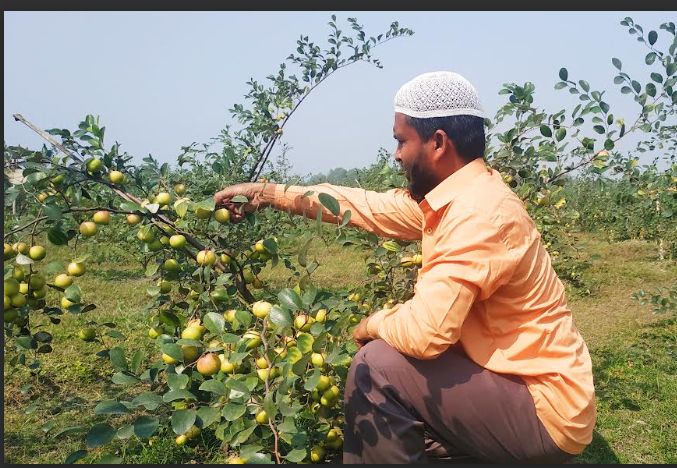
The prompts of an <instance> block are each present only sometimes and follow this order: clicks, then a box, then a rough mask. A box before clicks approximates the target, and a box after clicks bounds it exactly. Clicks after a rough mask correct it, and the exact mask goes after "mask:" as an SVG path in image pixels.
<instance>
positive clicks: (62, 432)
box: [52, 426, 85, 439]
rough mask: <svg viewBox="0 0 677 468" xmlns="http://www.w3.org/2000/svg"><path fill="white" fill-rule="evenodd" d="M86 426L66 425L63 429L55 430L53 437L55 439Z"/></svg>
mask: <svg viewBox="0 0 677 468" xmlns="http://www.w3.org/2000/svg"><path fill="white" fill-rule="evenodd" d="M84 428H85V427H84V426H68V427H64V428H63V429H61V430H59V431H57V432H55V433H54V434H53V435H52V438H53V439H56V438H57V437H60V436H62V435H67V434H72V433H73V432H78V431H80V430H82V429H84Z"/></svg>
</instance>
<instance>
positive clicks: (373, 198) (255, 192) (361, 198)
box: [214, 182, 423, 240]
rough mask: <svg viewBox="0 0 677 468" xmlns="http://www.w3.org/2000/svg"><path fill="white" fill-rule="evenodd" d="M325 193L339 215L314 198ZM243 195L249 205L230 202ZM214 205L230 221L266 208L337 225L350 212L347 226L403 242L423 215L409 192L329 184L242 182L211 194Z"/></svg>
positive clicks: (417, 234)
mask: <svg viewBox="0 0 677 468" xmlns="http://www.w3.org/2000/svg"><path fill="white" fill-rule="evenodd" d="M320 193H326V194H328V195H331V196H332V197H334V198H335V199H336V200H337V201H338V203H339V207H340V213H339V216H338V217H337V216H334V215H333V214H332V213H331V212H330V211H329V210H328V209H327V208H325V207H324V205H322V203H320V201H319V198H318V196H319V195H320ZM237 195H244V196H246V197H247V198H248V199H249V202H248V203H246V204H244V206H241V207H240V208H238V206H240V205H239V204H237V203H234V202H233V201H232V199H233V198H234V197H235V196H237ZM214 200H215V202H216V204H217V206H225V207H227V208H228V209H229V210H230V211H231V212H232V215H233V216H232V219H233V221H235V222H237V221H240V220H241V219H242V217H243V216H244V213H243V212H242V211H244V212H245V213H247V212H251V211H254V210H256V209H258V208H262V207H266V206H270V207H272V208H274V209H277V210H281V211H286V212H289V213H293V214H297V215H302V216H306V217H308V218H311V219H314V218H315V217H316V216H317V211H318V210H321V212H322V221H325V222H332V223H336V222H340V220H341V219H342V218H343V214H344V213H345V212H346V211H347V210H350V213H351V217H350V222H349V223H348V224H349V225H350V226H354V227H358V228H361V229H364V230H367V231H370V232H373V233H374V234H376V235H378V236H382V237H391V238H395V239H403V240H418V239H420V238H421V228H422V225H423V213H422V212H421V209H420V208H419V206H418V203H416V201H415V200H413V199H412V198H411V196H410V195H409V192H407V191H406V190H402V189H393V190H389V191H387V192H383V193H379V192H374V191H370V190H364V189H360V188H353V187H342V186H337V185H331V184H318V185H310V186H298V185H292V186H289V187H287V188H286V190H285V185H284V184H272V183H268V182H264V183H244V184H237V185H232V186H230V187H225V188H224V189H223V190H221V191H220V192H218V193H217V194H216V195H214Z"/></svg>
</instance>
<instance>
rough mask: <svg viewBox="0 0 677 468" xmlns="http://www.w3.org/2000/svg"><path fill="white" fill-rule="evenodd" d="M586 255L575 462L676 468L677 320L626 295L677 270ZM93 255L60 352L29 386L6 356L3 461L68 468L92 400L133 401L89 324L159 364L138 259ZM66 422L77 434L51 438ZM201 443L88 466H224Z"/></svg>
mask: <svg viewBox="0 0 677 468" xmlns="http://www.w3.org/2000/svg"><path fill="white" fill-rule="evenodd" d="M580 248H581V250H582V251H583V252H585V253H586V254H587V256H588V260H589V261H590V263H591V266H590V268H589V269H588V270H586V272H585V275H586V280H587V282H588V283H589V284H591V285H592V287H591V294H590V295H589V296H585V297H581V296H574V295H570V297H569V299H570V301H569V302H570V306H571V309H572V311H573V314H574V320H575V323H576V326H577V327H578V328H579V330H580V331H581V333H582V334H583V336H584V338H585V339H586V342H587V344H588V347H589V349H590V352H591V355H592V359H593V367H594V372H595V385H596V393H597V405H598V406H597V408H598V420H597V427H596V431H595V435H594V439H593V442H592V444H591V445H590V446H589V447H588V448H587V449H586V450H585V452H584V453H583V454H581V455H580V456H579V457H577V458H576V459H575V460H574V463H674V462H675V461H677V443H676V442H675V438H674V435H673V434H672V432H674V422H675V421H677V381H676V378H675V375H676V373H677V359H676V356H677V350H676V345H675V343H676V338H677V320H675V318H674V317H672V318H671V317H660V316H654V315H652V313H651V310H650V307H648V306H640V305H639V304H638V303H637V302H635V301H633V300H632V299H631V298H630V295H631V294H632V293H633V292H634V291H637V290H638V289H640V288H644V289H645V290H653V289H654V288H656V287H659V286H665V285H668V284H670V282H671V281H673V280H674V278H675V277H677V266H676V265H675V263H674V262H667V261H659V260H658V259H657V255H656V251H655V250H656V249H655V246H654V245H653V244H650V243H646V242H640V241H626V242H619V243H615V244H608V243H606V242H604V241H601V240H599V239H598V238H597V237H595V236H593V235H582V236H581V238H580ZM49 255H50V256H49V257H48V260H49V261H53V260H61V261H64V262H65V261H67V260H68V258H69V257H68V255H69V254H68V251H67V249H65V248H53V249H50V253H49ZM309 257H310V258H311V259H312V258H316V259H317V260H318V262H319V263H320V267H319V268H318V269H317V271H316V272H315V274H314V275H313V276H314V278H315V282H316V284H318V286H321V287H323V288H328V289H333V290H337V289H345V288H351V287H354V286H356V285H358V284H359V283H361V282H362V281H364V280H365V279H366V278H367V275H366V272H365V268H364V266H363V262H362V254H361V253H360V252H359V251H357V250H355V249H342V248H340V247H338V246H336V245H330V246H329V247H325V246H324V245H323V244H321V243H319V242H317V243H314V244H312V246H311V249H310V256H309ZM96 258H97V259H98V260H99V262H100V263H99V264H98V265H97V264H96V263H95V262H94V260H91V261H90V262H91V263H90V264H91V268H90V270H89V273H88V274H87V275H85V276H83V277H82V278H80V279H79V280H78V284H79V285H80V286H81V287H82V290H83V291H84V295H85V298H86V299H88V300H90V301H91V302H94V303H96V304H97V305H98V308H97V309H96V310H94V311H92V312H89V313H87V314H83V315H73V314H66V315H64V316H62V318H63V322H62V324H61V325H59V326H52V327H49V329H50V331H51V332H52V333H53V334H54V348H55V350H56V351H55V352H54V353H52V354H47V355H41V357H40V359H41V361H42V367H43V371H42V374H41V377H40V378H39V379H35V378H32V379H31V378H30V376H29V374H28V372H27V371H26V370H25V369H23V368H17V369H11V368H10V367H9V364H8V362H7V360H5V364H4V384H5V385H4V401H5V403H4V427H5V431H4V444H3V446H4V453H5V462H9V463H62V462H63V461H64V460H65V459H66V457H67V456H68V455H69V454H70V453H72V452H73V451H75V450H78V449H81V448H83V447H84V443H83V437H84V434H85V433H86V431H87V429H88V428H89V427H90V426H91V425H92V424H94V423H96V422H99V421H102V420H104V418H103V417H101V416H95V415H94V414H93V406H94V405H95V404H96V402H97V401H98V400H100V399H102V398H116V397H118V396H122V395H125V394H124V392H125V391H126V390H119V389H117V388H114V387H112V386H110V385H109V383H108V382H109V376H110V375H111V374H112V373H113V368H112V367H111V365H110V363H109V361H108V360H104V359H101V358H99V357H97V356H95V353H96V352H97V351H99V350H101V349H103V348H104V346H103V344H101V343H85V342H82V341H81V340H79V339H78V338H77V331H78V329H79V328H80V327H81V326H83V325H84V324H85V323H87V322H88V321H90V320H94V321H96V322H98V323H99V324H103V323H105V322H109V321H115V322H116V323H117V327H116V330H117V331H119V332H121V333H122V334H123V335H124V338H121V339H118V338H113V337H105V338H104V339H105V341H106V345H107V346H105V347H111V346H120V347H122V348H123V349H125V350H135V349H137V348H138V347H145V349H146V350H147V351H148V355H149V359H151V358H152V359H155V358H156V357H157V356H156V354H157V353H156V351H155V349H154V345H153V344H151V342H150V340H149V339H148V338H147V336H146V332H147V329H148V327H147V324H146V313H145V312H144V305H145V303H146V302H147V296H146V294H145V289H146V287H147V286H148V285H149V280H147V279H146V278H145V277H144V276H143V273H142V271H141V268H140V266H139V264H138V263H137V264H132V263H129V262H125V261H124V260H123V258H124V255H123V254H122V253H121V254H120V255H116V256H112V257H106V256H98V257H96ZM283 268H284V267H282V266H281V265H279V266H278V267H276V268H272V269H267V270H266V271H264V273H263V274H262V275H261V276H262V278H263V279H264V281H265V282H266V283H267V284H268V285H269V286H270V287H271V288H279V287H285V286H293V285H289V284H286V283H283V282H282V280H280V277H281V272H282V270H283ZM99 328H100V329H101V330H103V331H105V330H109V329H108V328H106V327H105V326H101V325H99ZM7 355H8V350H7V348H5V356H7ZM52 424H53V427H50V425H52ZM65 427H72V428H74V429H73V430H72V432H70V433H67V434H62V435H60V436H58V437H55V435H56V434H57V431H59V430H60V429H62V428H65ZM671 429H672V431H671ZM206 432H208V431H206ZM201 437H203V438H204V439H203V442H204V444H200V447H199V448H196V447H177V446H176V445H175V444H174V442H173V434H156V435H155V436H153V437H152V438H151V440H150V441H149V442H140V441H138V440H137V439H135V438H132V439H129V440H127V441H116V442H114V443H113V444H111V446H109V447H108V448H107V449H105V451H97V452H96V453H95V454H89V455H88V456H86V457H85V458H84V459H82V460H81V461H82V462H95V461H97V460H98V459H99V458H101V457H102V456H103V455H105V454H107V453H114V454H115V455H117V456H119V457H122V459H123V461H124V463H142V464H156V463H170V462H173V463H223V461H224V459H225V454H224V453H223V452H222V451H221V450H220V449H219V441H218V440H216V439H214V438H213V436H211V435H210V434H208V433H207V434H203V435H201Z"/></svg>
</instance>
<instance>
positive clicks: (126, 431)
mask: <svg viewBox="0 0 677 468" xmlns="http://www.w3.org/2000/svg"><path fill="white" fill-rule="evenodd" d="M133 435H134V426H133V425H131V424H125V425H124V426H122V427H121V428H120V429H118V431H117V432H116V433H115V437H117V438H118V439H121V440H125V439H129V438H130V437H132V436H133Z"/></svg>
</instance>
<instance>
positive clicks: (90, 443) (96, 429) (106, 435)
mask: <svg viewBox="0 0 677 468" xmlns="http://www.w3.org/2000/svg"><path fill="white" fill-rule="evenodd" d="M115 432H116V431H115V429H113V427H112V426H111V425H109V424H105V423H99V424H95V425H94V426H93V427H92V428H91V429H90V430H89V432H88V433H87V436H86V437H85V442H86V445H87V448H88V449H93V448H96V447H101V446H102V445H106V444H107V443H109V442H110V441H111V440H113V437H114V436H115Z"/></svg>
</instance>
